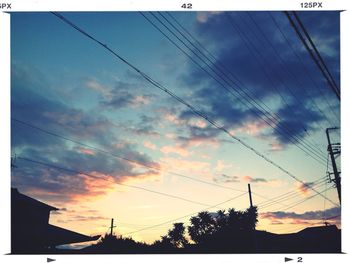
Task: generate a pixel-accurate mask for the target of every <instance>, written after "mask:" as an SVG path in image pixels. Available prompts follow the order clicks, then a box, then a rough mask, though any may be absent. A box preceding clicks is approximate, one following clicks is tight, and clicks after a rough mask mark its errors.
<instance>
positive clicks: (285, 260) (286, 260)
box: [284, 257, 293, 262]
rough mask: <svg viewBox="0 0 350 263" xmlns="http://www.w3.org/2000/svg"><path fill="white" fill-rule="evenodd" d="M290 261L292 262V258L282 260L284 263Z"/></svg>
mask: <svg viewBox="0 0 350 263" xmlns="http://www.w3.org/2000/svg"><path fill="white" fill-rule="evenodd" d="M291 260H293V259H292V258H286V257H285V258H284V262H288V261H291Z"/></svg>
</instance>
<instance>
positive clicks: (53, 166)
mask: <svg viewBox="0 0 350 263" xmlns="http://www.w3.org/2000/svg"><path fill="white" fill-rule="evenodd" d="M17 158H18V159H20V160H23V161H27V162H31V163H35V164H40V165H43V166H47V167H51V168H54V169H57V170H61V171H66V172H69V173H75V174H82V175H86V176H88V177H92V178H94V179H102V180H106V179H107V176H104V177H99V176H95V175H92V174H88V173H85V172H82V171H78V170H74V169H70V168H65V167H62V166H58V165H54V164H50V163H47V162H43V161H37V160H33V159H30V158H27V157H17ZM114 183H115V184H118V185H122V186H126V187H129V188H134V189H138V190H143V191H147V192H150V193H154V194H159V195H163V196H166V197H170V198H174V199H178V200H181V201H185V202H189V203H193V204H196V205H201V206H210V205H208V204H205V203H202V202H197V201H193V200H190V199H187V198H183V197H180V196H176V195H172V194H167V193H163V192H158V191H155V190H151V189H148V188H145V187H140V186H135V185H130V184H124V183H119V182H116V181H114ZM215 207H216V206H215Z"/></svg>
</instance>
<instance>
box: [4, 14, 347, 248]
mask: <svg viewBox="0 0 350 263" xmlns="http://www.w3.org/2000/svg"><path fill="white" fill-rule="evenodd" d="M61 14H62V15H63V16H64V17H65V18H67V19H69V20H70V21H71V22H73V23H74V24H75V25H77V26H78V27H80V28H82V29H83V30H85V31H86V32H88V33H89V34H90V35H92V36H94V37H95V38H96V39H98V40H99V41H101V42H102V43H104V44H106V45H107V46H108V47H109V48H110V49H112V50H113V51H114V52H116V53H117V54H118V55H120V56H121V57H123V58H124V59H126V60H127V61H128V62H129V63H131V64H132V65H134V66H136V67H137V68H138V69H140V70H141V71H142V72H143V73H145V74H147V76H149V77H151V78H152V79H153V80H155V81H156V82H157V83H160V85H162V86H163V87H165V89H167V90H169V91H170V92H171V93H172V94H175V95H176V96H178V97H179V98H181V99H182V100H183V101H185V102H186V104H188V105H191V107H194V108H195V109H196V111H197V112H200V113H201V114H202V116H205V117H206V118H207V119H209V120H211V122H213V121H214V123H215V124H217V126H220V127H222V129H224V130H225V131H227V133H225V132H223V131H222V129H221V130H220V129H217V128H216V127H214V126H213V125H212V123H210V122H208V121H207V120H206V119H204V118H202V117H200V116H199V115H196V114H195V113H194V112H193V111H192V110H191V109H190V108H189V107H187V106H186V105H184V104H181V103H179V101H177V100H175V99H174V98H173V97H171V96H169V94H168V93H166V92H164V91H162V90H160V89H158V88H156V87H155V86H154V85H152V84H151V83H150V82H148V81H146V80H145V78H143V77H142V76H141V75H140V74H139V73H137V72H136V71H135V70H133V69H132V68H131V67H129V66H128V65H126V64H125V63H123V62H122V61H121V60H119V59H118V58H116V57H115V56H113V55H112V54H111V53H109V52H108V51H107V50H106V49H104V48H103V47H101V46H100V45H98V44H97V43H95V42H93V41H92V40H91V39H89V38H87V37H86V36H84V35H83V34H81V33H80V32H78V31H76V30H75V29H73V28H72V27H70V26H69V25H68V24H66V23H64V22H63V21H62V20H60V19H59V18H58V17H56V16H54V15H53V14H51V13H12V14H11V118H12V121H11V154H12V156H13V157H15V158H14V161H13V162H14V164H15V167H14V168H12V174H11V184H12V187H15V188H18V190H19V191H20V192H21V193H24V194H27V195H29V196H31V197H34V198H37V199H38V200H40V201H43V202H45V203H48V204H50V205H53V206H55V207H57V208H60V210H59V211H57V212H55V213H52V214H51V217H50V223H52V224H55V225H58V226H61V227H64V228H68V229H71V230H74V231H77V232H81V233H84V234H87V235H94V234H104V233H106V232H108V231H109V230H108V227H109V224H110V220H111V218H114V221H115V224H116V226H117V227H116V229H115V233H116V234H118V235H123V236H131V237H132V238H134V239H135V240H138V241H145V242H148V243H151V242H153V241H154V240H156V239H159V238H160V236H161V235H165V234H166V232H167V230H168V229H169V228H170V227H171V223H172V222H174V223H175V222H185V223H187V222H188V219H189V216H187V215H191V214H195V213H197V212H200V211H203V210H209V211H216V210H218V209H226V210H227V209H229V208H235V209H238V210H245V209H247V208H248V207H249V197H248V195H247V194H244V195H242V194H243V193H245V192H246V191H247V185H248V183H250V185H251V188H252V192H253V203H254V205H257V206H258V211H259V223H258V226H257V229H261V230H266V231H271V232H274V233H288V232H293V231H297V230H300V229H302V228H304V227H308V226H314V225H318V224H320V223H322V222H323V221H322V218H328V217H334V216H337V215H339V213H340V208H339V207H337V206H336V205H338V197H337V192H336V189H335V188H334V187H332V184H330V183H325V180H324V179H325V178H326V171H327V139H326V133H325V129H326V128H328V127H335V126H337V127H339V126H340V123H339V107H340V105H339V101H338V100H337V98H336V96H335V95H334V93H333V92H332V90H331V89H330V87H329V86H328V84H327V82H326V81H325V79H324V78H323V76H322V75H321V73H320V71H319V69H318V68H317V67H316V65H315V63H314V62H313V61H312V60H311V58H310V56H309V54H308V52H307V50H306V49H305V47H304V46H303V45H302V43H301V41H300V40H299V39H298V37H297V35H296V33H295V32H294V30H293V28H292V27H291V26H290V24H289V22H288V19H287V17H286V16H285V15H284V14H283V13H282V12H271V13H269V12H262V11H261V12H249V13H247V12H182V13H181V12H171V13H170V15H169V14H168V13H165V12H163V13H160V14H159V13H153V14H151V13H147V12H146V13H142V14H141V13H139V12H101V13H89V12H85V13H74V12H69V13H61ZM299 16H300V19H301V20H302V22H303V24H304V25H305V27H306V29H307V30H308V32H309V34H310V36H311V38H312V39H313V41H314V43H315V45H316V46H317V48H318V50H319V52H320V54H321V56H322V58H323V59H324V61H325V63H326V64H327V66H328V68H329V70H330V72H331V74H332V76H333V78H334V79H335V81H336V83H337V85H338V86H339V77H340V66H339V60H340V58H339V57H340V54H339V52H340V49H339V41H340V35H339V12H336V11H325V12H314V11H313V12H299ZM174 19H175V20H174ZM168 21H169V22H171V24H169V23H168ZM180 25H181V27H180ZM173 26H176V29H177V30H179V31H176V29H175V28H174V27H173ZM159 29H160V30H161V31H160V30H159ZM169 30H170V31H169ZM178 32H181V34H180V33H178ZM172 33H177V38H176V37H175V36H173V35H172ZM164 34H165V35H166V36H165V35H164ZM187 40H189V41H190V42H191V43H192V44H189V43H188V42H187ZM179 48H181V49H179ZM203 48H204V49H203ZM199 50H201V51H202V52H203V53H204V54H205V55H206V57H205V58H204V57H203V55H202V54H203V53H199ZM203 50H204V51H203ZM184 52H185V53H184ZM192 109H193V108H192ZM261 109H263V110H261ZM229 134H230V135H229ZM331 138H332V140H334V141H336V142H339V138H340V134H339V132H337V131H334V132H332V133H331ZM269 161H272V162H273V164H272V163H271V162H269ZM328 170H329V171H330V167H329V168H328ZM293 177H294V178H293ZM296 179H297V180H296ZM301 182H303V183H301ZM308 186H309V187H314V189H316V190H317V191H318V192H322V194H323V195H324V196H326V197H327V199H326V198H324V196H320V195H317V194H315V192H313V191H311V190H310V189H309V188H308ZM283 194H287V195H285V196H282V197H281V198H278V196H280V195H283ZM271 198H273V200H274V202H273V203H272V202H269V201H267V200H268V199H271ZM231 199H232V200H231ZM226 201H227V202H226ZM217 204H220V205H217ZM186 216H187V217H186ZM165 222H169V223H165ZM329 222H332V223H336V224H337V225H338V226H339V227H340V222H339V218H335V219H330V220H329ZM162 223H165V224H163V225H160V226H156V227H152V226H155V225H158V224H162ZM144 228H147V229H144ZM140 230H142V231H140Z"/></svg>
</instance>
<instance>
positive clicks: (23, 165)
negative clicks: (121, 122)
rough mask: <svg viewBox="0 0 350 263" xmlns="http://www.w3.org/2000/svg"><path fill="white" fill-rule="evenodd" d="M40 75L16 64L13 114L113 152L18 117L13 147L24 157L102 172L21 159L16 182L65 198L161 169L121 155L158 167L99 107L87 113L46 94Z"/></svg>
mask: <svg viewBox="0 0 350 263" xmlns="http://www.w3.org/2000/svg"><path fill="white" fill-rule="evenodd" d="M24 73H25V74H24ZM34 80H36V72H35V71H32V72H31V71H30V70H28V69H25V70H23V69H21V68H18V66H16V65H13V67H12V87H11V115H12V117H13V118H16V119H19V120H22V121H24V122H27V123H29V124H32V125H34V126H37V127H40V128H42V129H45V130H47V131H50V132H54V133H56V134H59V135H62V136H65V137H68V138H72V139H73V140H76V141H78V142H81V143H86V144H87V145H92V146H95V147H97V148H100V149H103V150H104V151H107V152H109V153H110V154H106V153H104V152H101V151H98V150H96V149H92V148H90V147H85V146H82V145H78V144H75V143H73V142H70V141H67V140H63V139H61V138H58V137H55V136H51V135H49V134H45V133H42V132H40V131H38V130H36V129H32V128H30V127H28V126H25V125H22V124H20V123H18V122H16V121H12V123H11V135H12V136H11V144H12V152H13V153H16V154H17V155H18V156H19V157H27V158H30V159H32V160H36V161H41V162H44V163H48V164H53V165H56V166H58V167H64V168H68V169H71V170H76V171H80V172H83V173H87V174H92V175H95V176H97V179H95V180H93V179H92V178H89V177H87V176H84V175H82V174H78V173H75V172H73V173H72V172H68V171H62V170H59V169H55V168H50V167H47V166H42V165H40V164H35V163H31V162H28V161H25V160H22V159H20V158H17V160H16V166H17V168H14V169H13V171H12V177H11V180H12V185H13V186H14V187H17V188H19V190H20V191H22V192H24V193H32V194H34V196H36V197H42V198H43V199H44V200H53V201H59V202H63V201H65V200H66V201H69V200H70V199H74V198H75V197H79V196H85V195H86V196H89V195H91V196H94V195H100V194H104V193H105V192H106V191H108V189H109V188H110V186H111V185H113V183H114V182H115V181H122V180H124V179H126V178H128V177H135V176H147V175H148V174H156V172H155V171H151V170H149V169H143V170H140V169H139V168H138V167H137V166H136V165H135V164H134V163H130V162H127V161H125V160H121V159H118V158H114V157H113V156H111V155H113V154H116V155H117V156H122V157H125V158H129V159H132V160H135V161H137V162H140V163H143V164H145V165H148V166H158V164H157V163H155V162H153V161H152V160H151V158H150V157H149V156H147V155H145V154H142V153H139V152H138V151H137V150H136V146H135V145H133V144H130V143H127V142H124V141H123V140H121V139H119V138H118V137H117V136H116V134H115V133H114V132H113V130H114V129H112V128H113V127H114V126H113V125H112V123H111V122H110V121H109V120H108V119H107V118H106V117H102V116H101V115H100V114H99V113H97V112H86V111H84V110H82V109H76V108H74V107H72V106H70V105H66V104H65V103H63V102H61V101H59V99H58V98H56V97H54V96H46V95H48V94H47V92H45V91H44V92H41V90H42V89H44V88H45V87H42V86H41V85H42V84H41V83H37V82H36V81H34ZM42 83H45V82H44V81H42ZM45 85H49V84H48V83H45ZM48 89H49V88H48ZM39 92H40V94H39Z"/></svg>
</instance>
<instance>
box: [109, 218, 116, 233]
mask: <svg viewBox="0 0 350 263" xmlns="http://www.w3.org/2000/svg"><path fill="white" fill-rule="evenodd" d="M113 222H114V218H112V220H111V227H110V229H111V234H110V235H111V236H113V227H116V226H114V225H113Z"/></svg>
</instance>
